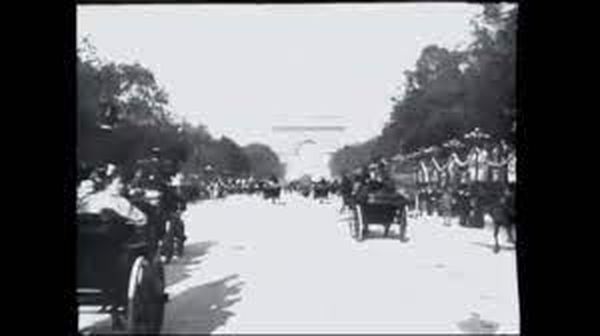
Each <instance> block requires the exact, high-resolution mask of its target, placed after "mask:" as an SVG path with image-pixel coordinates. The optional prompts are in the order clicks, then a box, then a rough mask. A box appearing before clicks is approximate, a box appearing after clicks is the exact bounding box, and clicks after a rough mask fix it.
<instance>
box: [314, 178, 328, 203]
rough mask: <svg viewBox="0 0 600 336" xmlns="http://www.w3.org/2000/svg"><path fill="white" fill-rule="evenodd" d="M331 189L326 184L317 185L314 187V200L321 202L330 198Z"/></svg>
mask: <svg viewBox="0 0 600 336" xmlns="http://www.w3.org/2000/svg"><path fill="white" fill-rule="evenodd" d="M329 192H330V188H329V185H328V184H327V183H325V182H319V183H316V184H315V185H314V187H313V198H314V199H316V200H319V201H320V202H322V201H324V200H326V199H327V198H329Z"/></svg>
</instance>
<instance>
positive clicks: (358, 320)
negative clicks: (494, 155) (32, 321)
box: [80, 195, 519, 333]
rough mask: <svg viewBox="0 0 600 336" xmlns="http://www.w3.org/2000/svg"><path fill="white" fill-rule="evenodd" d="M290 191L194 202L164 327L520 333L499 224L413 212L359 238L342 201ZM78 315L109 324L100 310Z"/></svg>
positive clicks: (510, 259) (171, 270) (511, 254)
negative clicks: (403, 230)
mask: <svg viewBox="0 0 600 336" xmlns="http://www.w3.org/2000/svg"><path fill="white" fill-rule="evenodd" d="M284 202H285V204H270V203H268V202H266V201H264V200H262V199H260V198H257V197H248V196H232V197H230V198H227V199H225V200H215V201H206V202H202V203H198V204H195V205H191V206H190V207H189V210H188V212H187V213H186V214H185V221H186V225H187V230H188V235H189V240H188V242H187V243H188V244H187V246H186V256H185V257H184V258H182V259H179V260H176V261H175V262H174V263H173V264H171V265H168V266H167V282H168V287H167V291H168V292H169V294H170V296H171V301H170V302H169V303H168V306H167V310H166V315H165V325H164V328H163V330H164V332H165V333H190V332H193V333H291V332H295V333H311V332H315V333H327V332H332V333H368V332H373V333H438V332H440V333H448V332H452V333H461V332H463V333H477V332H484V333H492V332H496V333H518V331H519V305H518V289H517V275H516V255H515V251H514V250H513V249H511V248H510V246H508V245H506V243H505V245H506V246H505V248H503V249H502V251H501V252H500V253H499V254H494V253H492V249H491V248H492V246H493V245H492V244H493V240H492V235H491V231H490V229H489V228H487V229H485V230H480V229H466V228H462V227H459V226H457V225H456V224H455V225H452V226H451V227H446V226H443V225H442V223H441V221H440V220H439V219H437V218H430V219H419V220H414V219H413V220H411V221H409V229H408V235H409V237H410V241H409V242H407V243H400V242H399V241H398V240H397V239H384V238H381V237H375V238H373V239H368V240H365V241H364V242H362V243H357V242H355V241H354V240H353V239H352V238H351V237H350V234H349V231H348V224H347V218H348V216H349V213H345V214H340V213H339V212H338V209H339V206H340V203H339V200H337V199H335V200H332V201H331V202H330V203H326V204H319V203H317V202H315V201H313V200H309V199H304V198H301V197H299V196H295V195H286V196H285V197H284ZM377 229H378V228H377V227H374V230H373V231H374V232H373V234H374V235H377V233H381V232H382V231H379V232H378V231H377ZM393 229H394V230H396V229H397V228H395V227H394V228H393ZM394 232H396V231H394ZM502 239H503V241H505V237H504V236H503V237H502ZM100 317H101V316H100ZM96 318H97V317H96ZM80 323H81V324H80V327H87V326H90V325H92V326H93V327H92V329H90V330H96V331H106V330H107V323H106V322H105V321H104V322H103V321H98V320H94V319H92V315H87V314H86V315H82V317H80Z"/></svg>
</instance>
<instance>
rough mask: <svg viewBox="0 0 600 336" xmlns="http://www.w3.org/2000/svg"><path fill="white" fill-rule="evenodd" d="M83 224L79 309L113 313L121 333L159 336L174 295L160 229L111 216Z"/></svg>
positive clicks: (84, 219)
mask: <svg viewBox="0 0 600 336" xmlns="http://www.w3.org/2000/svg"><path fill="white" fill-rule="evenodd" d="M77 221H78V223H77V227H78V240H77V248H78V250H77V299H78V305H79V306H80V307H83V306H100V307H101V310H100V312H101V313H102V312H105V313H110V315H111V317H112V328H113V330H115V331H124V332H126V333H146V334H147V333H158V332H159V331H160V329H161V327H162V323H163V313H164V306H165V303H166V301H167V300H168V297H167V294H166V293H165V292H164V288H165V272H164V268H163V264H162V262H161V260H160V253H159V248H158V243H157V241H158V239H157V238H156V236H157V234H156V232H155V231H154V230H153V229H154V228H153V227H152V226H150V225H144V226H142V227H137V226H134V225H129V224H127V223H126V222H125V220H124V219H122V218H121V217H118V216H107V215H106V213H101V214H79V215H78V216H77Z"/></svg>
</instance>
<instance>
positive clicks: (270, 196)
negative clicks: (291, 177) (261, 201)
mask: <svg viewBox="0 0 600 336" xmlns="http://www.w3.org/2000/svg"><path fill="white" fill-rule="evenodd" d="M263 197H264V198H265V199H266V200H271V202H273V203H275V202H277V201H278V200H279V199H280V198H281V186H280V185H274V184H273V185H272V184H266V185H264V186H263Z"/></svg>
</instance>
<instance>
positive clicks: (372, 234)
mask: <svg viewBox="0 0 600 336" xmlns="http://www.w3.org/2000/svg"><path fill="white" fill-rule="evenodd" d="M374 227H377V229H374ZM364 237H365V239H381V240H386V239H391V240H399V239H400V230H399V228H398V225H392V227H391V228H390V231H389V232H388V235H387V236H386V235H385V231H384V229H383V225H379V224H369V230H368V232H367V233H366V234H365V235H364Z"/></svg>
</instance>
